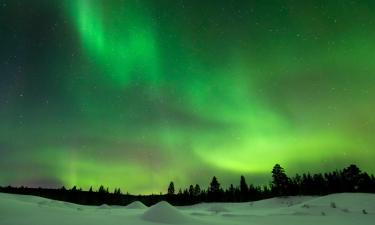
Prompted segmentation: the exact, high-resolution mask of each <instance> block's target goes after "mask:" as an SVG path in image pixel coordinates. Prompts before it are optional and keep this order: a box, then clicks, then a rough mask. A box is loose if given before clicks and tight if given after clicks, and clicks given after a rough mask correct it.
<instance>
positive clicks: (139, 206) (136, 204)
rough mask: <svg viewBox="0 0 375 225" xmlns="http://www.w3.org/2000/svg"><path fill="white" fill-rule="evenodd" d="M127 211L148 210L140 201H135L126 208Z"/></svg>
mask: <svg viewBox="0 0 375 225" xmlns="http://www.w3.org/2000/svg"><path fill="white" fill-rule="evenodd" d="M125 208H127V209H147V206H145V205H144V204H143V203H142V202H140V201H134V202H132V203H130V204H129V205H127V206H125Z"/></svg>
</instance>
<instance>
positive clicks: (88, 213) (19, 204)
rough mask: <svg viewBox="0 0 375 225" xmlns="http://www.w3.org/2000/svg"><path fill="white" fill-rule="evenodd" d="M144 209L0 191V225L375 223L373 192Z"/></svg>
mask: <svg viewBox="0 0 375 225" xmlns="http://www.w3.org/2000/svg"><path fill="white" fill-rule="evenodd" d="M145 207H146V206H144V205H143V204H142V203H141V202H133V203H131V204H129V205H128V206H126V207H123V206H107V205H102V206H83V205H76V204H72V203H65V202H60V201H54V200H50V199H45V198H40V197H35V196H25V195H12V194H3V193H0V225H26V224H27V225H50V224H54V225H82V224H90V225H103V224H108V225H119V224H121V225H151V224H155V225H156V224H160V225H162V224H184V225H231V224H236V225H258V224H262V225H277V224H288V225H301V224H303V225H316V224H319V225H373V224H374V221H375V194H362V193H342V194H332V195H327V196H322V197H312V196H310V197H309V196H307V197H306V196H295V197H283V198H272V199H266V200H262V201H255V202H244V203H202V204H197V205H192V206H184V207H174V206H172V205H170V204H169V203H167V202H160V203H158V204H156V205H153V206H152V207H149V208H147V207H146V208H145ZM134 208H135V209H142V210H133V209H134Z"/></svg>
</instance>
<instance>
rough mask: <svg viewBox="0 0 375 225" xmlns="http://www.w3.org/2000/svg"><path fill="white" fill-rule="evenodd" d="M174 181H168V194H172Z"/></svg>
mask: <svg viewBox="0 0 375 225" xmlns="http://www.w3.org/2000/svg"><path fill="white" fill-rule="evenodd" d="M174 191H175V190H174V183H173V182H172V181H171V183H169V187H168V195H174Z"/></svg>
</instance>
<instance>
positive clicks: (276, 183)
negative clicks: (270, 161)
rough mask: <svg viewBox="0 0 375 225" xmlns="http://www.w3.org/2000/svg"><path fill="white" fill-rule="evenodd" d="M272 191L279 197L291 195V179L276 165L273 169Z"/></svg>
mask: <svg viewBox="0 0 375 225" xmlns="http://www.w3.org/2000/svg"><path fill="white" fill-rule="evenodd" d="M272 178H273V180H272V190H273V192H274V194H276V195H277V196H282V195H288V194H289V191H288V189H289V178H288V177H287V175H286V174H285V171H284V168H282V167H281V166H280V165H279V164H276V165H275V166H274V167H273V169H272Z"/></svg>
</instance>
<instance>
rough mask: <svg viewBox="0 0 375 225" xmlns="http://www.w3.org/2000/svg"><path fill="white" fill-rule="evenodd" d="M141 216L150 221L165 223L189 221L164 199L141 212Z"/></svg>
mask: <svg viewBox="0 0 375 225" xmlns="http://www.w3.org/2000/svg"><path fill="white" fill-rule="evenodd" d="M142 218H143V219H144V220H147V221H151V222H157V223H167V224H181V223H186V222H189V221H191V219H190V218H189V217H188V216H186V215H184V214H182V213H181V212H180V211H179V210H178V209H176V208H175V207H174V206H172V205H170V204H169V203H168V202H165V201H162V202H159V203H157V204H155V205H153V206H151V207H150V208H149V209H148V210H147V211H146V212H145V213H144V214H143V216H142Z"/></svg>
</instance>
